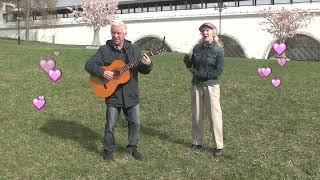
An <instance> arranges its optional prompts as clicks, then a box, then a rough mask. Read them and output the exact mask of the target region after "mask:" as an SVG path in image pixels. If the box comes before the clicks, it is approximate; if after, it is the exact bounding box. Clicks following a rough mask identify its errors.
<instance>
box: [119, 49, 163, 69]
mask: <svg viewBox="0 0 320 180" xmlns="http://www.w3.org/2000/svg"><path fill="white" fill-rule="evenodd" d="M146 54H147V55H148V56H149V57H151V56H153V55H154V54H153V52H151V51H149V52H146ZM157 54H159V53H157ZM142 59H143V55H142V56H140V57H139V58H137V59H136V60H134V61H133V62H131V63H128V64H127V65H125V66H124V67H122V68H121V69H120V73H123V72H126V71H128V70H129V69H132V68H135V67H137V66H138V65H139V63H140V62H141V61H142Z"/></svg>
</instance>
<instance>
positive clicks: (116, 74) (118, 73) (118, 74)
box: [113, 69, 121, 78]
mask: <svg viewBox="0 0 320 180" xmlns="http://www.w3.org/2000/svg"><path fill="white" fill-rule="evenodd" d="M113 73H114V74H113V77H114V78H117V77H119V76H120V74H121V72H120V71H119V70H118V69H116V70H114V71H113Z"/></svg>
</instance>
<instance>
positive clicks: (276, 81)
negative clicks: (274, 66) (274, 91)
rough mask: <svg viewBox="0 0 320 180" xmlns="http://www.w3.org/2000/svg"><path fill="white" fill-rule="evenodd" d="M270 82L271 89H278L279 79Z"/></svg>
mask: <svg viewBox="0 0 320 180" xmlns="http://www.w3.org/2000/svg"><path fill="white" fill-rule="evenodd" d="M271 82H272V85H273V87H275V88H278V87H280V84H281V81H280V79H272V81H271Z"/></svg>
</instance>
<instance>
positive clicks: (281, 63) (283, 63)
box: [277, 58, 287, 66]
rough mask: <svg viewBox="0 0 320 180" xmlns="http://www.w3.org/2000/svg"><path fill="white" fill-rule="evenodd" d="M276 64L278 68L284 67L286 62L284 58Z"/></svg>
mask: <svg viewBox="0 0 320 180" xmlns="http://www.w3.org/2000/svg"><path fill="white" fill-rule="evenodd" d="M277 62H278V64H279V65H280V66H284V65H285V64H286V63H287V60H286V59H284V58H279V59H278V60H277Z"/></svg>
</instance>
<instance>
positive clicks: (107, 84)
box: [89, 46, 164, 97]
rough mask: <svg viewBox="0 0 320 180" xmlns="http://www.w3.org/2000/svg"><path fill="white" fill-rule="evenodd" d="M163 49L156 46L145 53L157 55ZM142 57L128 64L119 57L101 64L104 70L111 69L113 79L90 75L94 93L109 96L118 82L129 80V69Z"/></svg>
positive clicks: (136, 64) (141, 57)
mask: <svg viewBox="0 0 320 180" xmlns="http://www.w3.org/2000/svg"><path fill="white" fill-rule="evenodd" d="M163 51H164V49H163V48H162V46H161V48H160V46H158V47H156V48H155V50H153V51H149V52H147V53H146V54H147V55H148V56H149V57H151V56H154V55H158V54H160V53H161V52H163ZM142 59H143V55H142V56H140V57H139V58H138V59H136V60H134V61H133V62H131V63H128V64H126V63H125V62H124V61H123V60H121V59H117V60H114V61H113V62H112V63H111V64H110V65H108V66H101V67H102V69H103V70H104V71H112V72H113V73H114V74H113V79H110V80H107V79H106V78H104V77H97V76H93V75H91V76H90V79H89V81H90V84H91V87H92V89H93V91H94V92H95V94H96V95H97V96H100V97H109V96H111V95H112V94H113V93H114V92H115V90H116V89H117V87H118V86H119V85H120V84H124V83H126V82H128V81H129V79H130V78H131V72H130V70H131V69H132V68H135V67H137V66H138V65H139V63H140V62H141V61H142Z"/></svg>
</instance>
